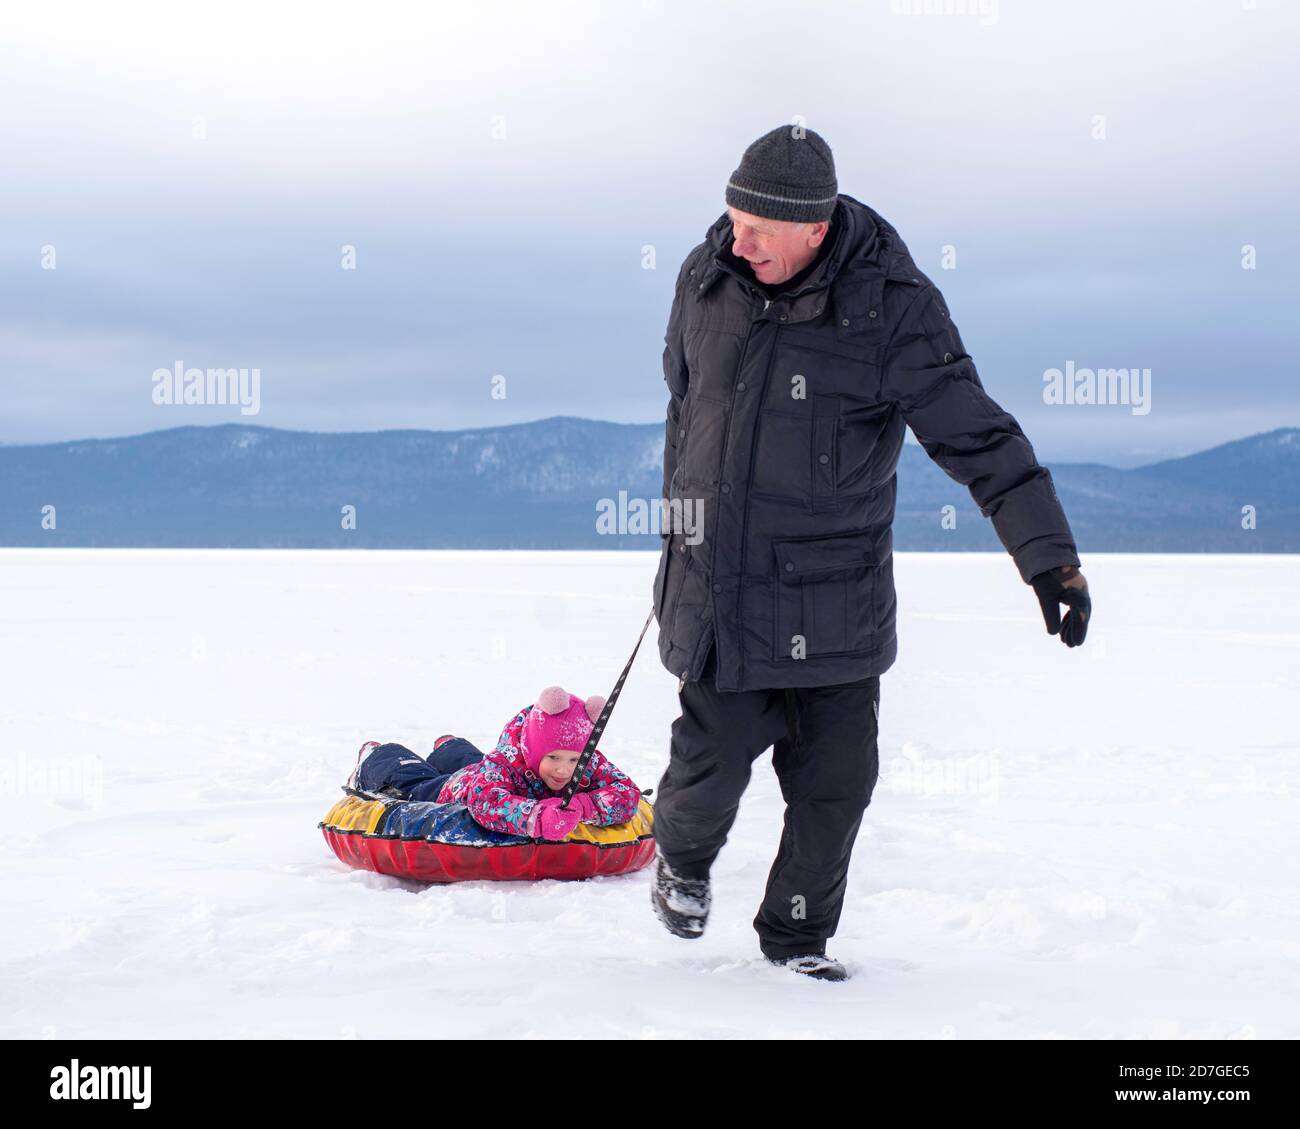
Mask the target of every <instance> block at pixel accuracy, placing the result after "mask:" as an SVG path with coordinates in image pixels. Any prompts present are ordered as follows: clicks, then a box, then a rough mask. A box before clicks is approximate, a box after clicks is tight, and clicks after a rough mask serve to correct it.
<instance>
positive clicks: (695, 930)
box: [650, 855, 712, 940]
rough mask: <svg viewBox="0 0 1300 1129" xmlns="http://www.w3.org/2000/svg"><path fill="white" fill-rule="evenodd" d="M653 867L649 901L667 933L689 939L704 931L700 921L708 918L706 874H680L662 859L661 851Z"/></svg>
mask: <svg viewBox="0 0 1300 1129" xmlns="http://www.w3.org/2000/svg"><path fill="white" fill-rule="evenodd" d="M657 862H658V865H657V866H656V868H655V880H654V884H653V885H652V886H651V887H650V904H651V905H652V906H653V907H654V911H655V917H657V918H658V919H659V920H660V921H662V922H663V925H664V928H665V929H667V930H668V932H669V933H673V934H675V935H676V936H678V937H685V938H686V939H687V940H692V939H694V938H696V937H699V936H701V935H702V934H703V933H704V923H705V922H706V921H708V919H709V904H710V902H711V901H712V896H711V895H710V893H709V880H708V879H707V878H683V877H682V876H681V875H680V874H678V873H677V872H676V871H674V870H673V868H672V867H671V866H669V865H668V864H667V863H666V862H664V860H663V856H662V855H661V856H660V857H659V859H658V860H657Z"/></svg>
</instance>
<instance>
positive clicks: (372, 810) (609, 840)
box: [319, 794, 655, 882]
mask: <svg viewBox="0 0 1300 1129" xmlns="http://www.w3.org/2000/svg"><path fill="white" fill-rule="evenodd" d="M319 826H320V828H321V830H322V831H323V832H324V834H325V841H326V842H327V843H329V845H330V847H331V849H332V850H333V851H334V853H335V854H336V855H337V856H338V857H339V859H340V860H341V861H342V862H345V863H347V865H348V866H352V867H356V868H357V869H358V870H373V871H376V872H377V873H379V874H391V875H393V876H394V877H396V878H412V879H415V880H416V881H418V882H466V881H482V880H484V879H487V880H491V881H502V882H519V881H533V880H536V879H539V878H559V879H579V878H593V877H595V876H597V875H602V874H630V873H631V872H632V871H634V870H640V869H641V868H642V867H644V866H648V865H649V864H650V862H651V860H652V859H653V858H654V856H655V841H654V809H653V808H652V807H651V806H650V804H649V803H647V802H646V801H645V800H642V801H641V803H640V805H639V806H638V809H637V814H636V817H635V818H634V819H632V820H630V821H629V822H627V823H620V824H616V825H615V826H612V827H589V826H587V825H586V824H585V823H580V824H578V826H577V827H576V828H575V829H574V830H573V831H572V832H571V833H570V834H569V837H568V838H567V839H563V840H560V841H559V842H549V841H547V840H544V839H528V838H523V837H521V836H518V835H506V834H503V833H502V832H499V831H488V830H487V829H485V828H483V827H480V826H479V825H478V824H477V823H475V822H474V820H473V817H472V816H471V815H470V814H469V810H468V809H467V808H466V807H465V805H464V804H461V803H451V804H436V803H430V802H425V801H419V800H395V799H375V798H372V797H368V796H361V795H356V794H349V795H348V796H346V797H345V798H344V799H342V800H340V801H339V802H338V803H336V804H335V805H334V806H333V807H332V808H330V810H329V813H328V814H327V815H326V816H325V818H324V819H323V820H321V822H320V824H319Z"/></svg>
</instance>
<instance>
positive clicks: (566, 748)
mask: <svg viewBox="0 0 1300 1129" xmlns="http://www.w3.org/2000/svg"><path fill="white" fill-rule="evenodd" d="M604 707H605V699H604V698H602V697H600V696H599V695H593V696H592V697H590V698H588V699H587V700H586V701H585V702H584V701H583V700H582V699H581V698H579V697H577V696H576V695H574V694H570V693H568V692H567V691H565V690H563V689H561V688H560V687H559V686H548V687H547V688H546V689H545V690H543V691H542V692H541V694H540V695H539V697H538V699H537V701H536V702H535V703H534V704H533V705H531V706H526V707H525V708H524V709H522V710H520V711H519V712H518V713H517V714H515V716H514V717H513V718H512V719H511V720H510V721H509V722H508V723H507V724H506V727H505V729H503V730H502V731H501V737H500V739H499V740H498V741H497V746H496V748H495V749H493V750H492V751H491V752H489V753H487V754H483V753H480V752H479V750H478V749H476V748H475V747H474V746H473V745H472V744H470V742H469V741H467V740H465V738H463V737H453V736H450V735H448V736H445V737H440V738H438V740H437V742H435V744H434V748H433V752H432V753H430V754H429V756H428V758H427V759H425V758H422V757H420V756H417V755H416V754H415V753H413V752H411V750H410V749H408V748H406V747H405V746H404V745H398V744H396V743H391V742H390V743H389V744H384V745H381V744H380V743H379V742H378V741H368V742H366V744H365V745H363V746H362V747H361V752H360V754H359V757H358V761H357V767H356V769H355V770H354V771H353V773H352V776H351V777H350V778H349V780H348V783H349V785H350V786H351V787H354V788H359V789H364V790H365V791H368V792H383V791H389V792H393V793H396V794H397V795H399V796H401V797H402V798H403V799H409V800H435V801H436V802H438V803H443V804H445V803H452V802H456V801H459V802H461V803H463V804H464V805H465V806H466V808H468V809H469V813H470V815H471V816H472V817H473V819H474V822H476V823H477V824H479V826H480V827H486V828H488V829H489V830H491V831H503V832H505V833H506V834H508V835H524V836H527V837H529V838H533V839H552V840H558V839H563V838H565V837H566V836H567V835H568V834H569V832H571V831H572V830H573V829H574V828H575V827H577V826H578V824H579V823H589V824H594V825H596V826H607V825H609V824H614V823H627V822H628V821H629V820H631V819H632V817H633V816H634V815H636V811H637V805H638V804H639V803H640V800H641V791H640V789H639V788H637V786H636V785H635V784H634V783H632V781H631V780H630V779H629V778H628V777H627V776H625V775H624V774H623V773H622V772H620V771H619V770H618V769H617V768H615V767H614V765H613V764H611V763H610V762H609V761H608V760H607V759H606V758H605V757H604V756H603V755H602V754H601V752H600V750H599V749H595V750H593V752H592V756H591V760H590V761H588V762H587V767H586V768H585V769H584V770H583V774H582V779H581V780H580V781H579V784H578V790H577V791H576V792H575V793H574V795H573V799H572V800H570V801H569V807H568V810H563V809H562V808H561V806H560V805H561V804H562V803H563V802H564V800H563V797H562V796H561V795H559V794H558V793H561V792H563V791H564V788H565V786H566V785H567V784H568V783H569V780H570V779H571V778H572V776H573V772H574V769H575V768H576V767H577V764H578V758H579V757H580V756H581V754H582V750H583V748H584V747H585V746H586V744H587V738H588V737H590V736H591V730H592V726H593V725H594V724H595V721H596V718H598V717H599V716H600V711H601V710H602V709H604Z"/></svg>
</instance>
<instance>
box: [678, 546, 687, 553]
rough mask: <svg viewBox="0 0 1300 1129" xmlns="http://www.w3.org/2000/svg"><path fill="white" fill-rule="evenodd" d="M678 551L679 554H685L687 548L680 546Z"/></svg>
mask: <svg viewBox="0 0 1300 1129" xmlns="http://www.w3.org/2000/svg"><path fill="white" fill-rule="evenodd" d="M677 551H678V552H679V553H684V552H686V546H685V545H678V546H677Z"/></svg>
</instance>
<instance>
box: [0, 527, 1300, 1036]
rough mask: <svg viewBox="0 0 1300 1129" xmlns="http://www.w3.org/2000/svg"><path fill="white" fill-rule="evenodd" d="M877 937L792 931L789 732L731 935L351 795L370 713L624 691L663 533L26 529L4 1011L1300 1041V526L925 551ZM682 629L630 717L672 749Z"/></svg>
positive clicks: (5, 783)
mask: <svg viewBox="0 0 1300 1129" xmlns="http://www.w3.org/2000/svg"><path fill="white" fill-rule="evenodd" d="M895 568H896V575H897V582H898V589H899V601H900V617H899V627H900V638H901V643H900V656H899V660H898V662H897V664H896V665H895V667H894V668H893V669H892V670H891V671H890V672H889V673H888V674H887V675H886V676H885V677H884V679H883V680H882V694H881V711H880V717H881V779H880V783H879V785H878V786H877V790H876V793H875V796H874V798H873V800H872V803H871V806H870V808H869V809H868V811H867V815H866V818H865V820H864V823H863V828H862V832H861V835H860V838H859V840H858V845H857V850H856V854H855V857H854V863H853V870H852V872H851V875H850V886H849V894H848V899H847V902H846V905H845V910H844V915H843V919H842V921H841V923H840V930H839V934H838V935H837V937H836V938H834V939H833V941H832V942H831V946H830V951H831V952H832V953H833V954H835V955H838V956H839V957H840V958H841V959H843V960H844V961H845V962H846V963H847V964H848V965H849V966H850V967H851V969H852V971H853V972H854V973H855V976H854V978H853V979H852V980H851V981H850V982H849V983H847V984H843V985H829V984H822V983H816V982H809V981H806V980H803V979H801V978H797V977H794V976H793V975H791V974H789V973H786V972H783V971H780V970H776V969H773V968H771V967H769V966H767V965H766V964H765V963H764V962H762V961H761V959H760V958H759V954H758V950H757V945H756V937H755V934H754V932H753V930H752V927H751V925H750V922H751V919H752V918H753V915H754V911H755V909H756V907H757V904H758V901H759V898H760V893H761V890H762V887H763V883H764V880H765V878H766V875H767V870H768V867H769V865H770V863H771V860H772V856H773V854H774V852H775V849H776V843H777V839H778V836H779V831H780V819H781V800H780V794H779V791H778V789H777V786H776V780H775V777H774V776H773V774H772V772H771V767H770V754H768V755H765V756H764V758H762V759H761V760H760V761H759V762H758V764H757V766H756V772H755V777H754V782H753V784H752V786H751V788H750V791H749V793H748V795H747V796H746V799H745V802H744V804H743V806H742V808H741V812H740V817H739V819H738V821H737V824H736V827H735V830H734V832H733V834H732V838H731V841H730V842H729V844H728V845H727V847H726V848H725V849H724V851H723V853H722V855H721V857H720V859H719V861H718V864H717V866H716V869H715V872H714V876H715V902H714V913H713V918H712V920H711V922H710V925H709V929H708V932H707V934H706V935H705V936H704V938H703V939H701V940H699V941H693V942H687V941H681V940H678V939H676V938H674V937H671V936H669V935H668V934H667V933H665V932H664V931H663V930H662V928H661V927H660V926H659V924H658V923H657V922H656V921H655V920H654V918H653V916H652V915H651V912H650V908H649V905H648V894H647V887H648V884H649V880H650V872H649V871H643V872H641V873H639V874H636V875H631V876H626V877H622V878H609V879H598V880H595V881H591V882H586V883H571V884H566V883H557V882H545V883H539V884H536V885H533V886H528V885H522V884H490V883H472V884H462V885H457V886H442V887H439V886H432V887H423V886H419V885H417V884H414V883H408V882H403V881H399V880H395V879H391V878H383V877H379V876H377V875H373V874H366V873H360V872H357V871H352V870H349V869H347V868H346V867H345V866H343V865H342V864H341V863H340V862H338V861H337V860H336V859H335V858H334V856H333V854H332V853H331V852H330V850H329V848H328V847H327V846H326V844H325V842H324V840H323V838H322V836H321V833H320V831H319V830H318V829H317V827H316V824H317V822H318V820H319V819H320V818H321V817H322V816H323V815H324V813H325V812H326V810H327V809H328V807H329V806H330V804H331V803H332V802H333V801H334V799H335V798H336V797H337V796H338V795H339V794H340V793H339V791H338V786H339V784H340V783H341V782H342V780H343V778H344V776H345V774H346V773H347V772H348V770H349V769H350V768H351V766H352V763H353V760H354V758H355V754H356V750H357V748H358V746H359V745H360V744H361V742H362V741H363V740H365V739H368V738H376V739H381V740H383V739H391V740H400V741H402V742H404V743H406V744H409V745H411V746H412V747H414V748H416V749H418V750H419V751H421V752H425V751H427V750H428V748H429V746H430V745H431V743H432V741H433V739H434V738H435V737H437V736H438V735H439V734H441V733H444V732H455V733H460V734H463V735H465V736H467V737H469V738H471V739H472V740H474V741H475V742H476V743H479V744H480V745H483V744H491V743H492V742H494V741H495V739H496V736H497V734H498V733H499V732H500V729H501V727H502V725H503V724H504V723H505V722H506V721H507V720H508V719H509V718H510V717H511V716H512V715H513V714H514V712H515V711H516V710H518V709H519V708H521V707H522V706H524V705H526V704H528V703H529V702H532V701H533V700H534V698H535V696H536V694H537V692H538V691H540V690H541V688H542V687H543V686H545V685H547V684H549V683H556V682H558V683H560V684H562V685H564V686H565V687H566V688H568V689H570V690H573V691H575V692H577V693H579V694H583V695H586V694H592V693H601V694H605V693H608V691H609V688H610V686H611V685H612V683H613V681H614V679H615V678H616V677H617V674H618V671H619V669H620V668H621V666H622V664H623V662H624V660H625V659H626V657H627V653H628V651H629V650H630V649H631V646H632V643H633V641H634V640H635V638H636V635H637V632H638V631H639V630H640V627H641V624H642V622H643V621H644V619H645V616H646V613H647V612H648V610H649V604H650V587H651V581H652V578H653V575H654V569H655V556H654V554H652V553H608V554H600V553H491V552H484V553H474V552H464V553H453V552H428V553H422V552H409V553H402V552H356V553H343V552H339V553H331V552H166V551H159V552H134V551H129V552H128V551H73V550H66V551H36V550H30V551H25V550H7V551H3V552H0V734H2V736H3V749H0V789H2V791H0V795H3V797H4V800H5V803H4V816H3V820H2V821H0V851H2V852H3V858H2V861H0V907H2V910H3V926H4V927H3V929H0V1036H8V1037H14V1036H19V1037H39V1036H41V1035H47V1036H52V1037H65V1036H66V1037H91V1036H95V1037H142V1036H151V1035H157V1036H241V1035H255V1036H276V1035H301V1036H321V1037H338V1036H343V1037H347V1036H359V1037H379V1036H428V1035H437V1034H446V1035H455V1036H470V1035H494V1034H511V1035H534V1036H554V1037H572V1036H574V1035H578V1034H581V1035H582V1036H584V1037H596V1038H600V1037H616V1036H631V1037H641V1036H645V1037H656V1036H677V1035H698V1036H706V1037H708V1036H729V1035H736V1036H739V1035H744V1036H767V1035H795V1036H800V1035H807V1036H833V1035H860V1036H906V1037H922V1038H926V1037H933V1038H944V1037H955V1038H978V1037H1000V1036H1014V1037H1025V1036H1028V1037H1071V1036H1075V1037H1098V1036H1129V1037H1133V1036H1136V1037H1141V1036H1162V1037H1163V1036H1173V1037H1182V1036H1190V1037H1197V1036H1210V1037H1239V1038H1249V1037H1252V1036H1255V1037H1273V1036H1288V1037H1296V1036H1300V1017H1298V1016H1297V1009H1296V1007H1295V1001H1296V999H1297V998H1300V972H1298V971H1297V970H1298V967H1300V965H1298V962H1297V958H1300V912H1298V910H1297V900H1296V888H1297V881H1296V879H1297V873H1298V871H1297V862H1296V860H1297V858H1300V835H1298V833H1297V818H1296V815H1297V813H1296V789H1297V752H1298V751H1300V736H1298V735H1297V711H1296V706H1297V702H1300V599H1297V592H1298V591H1300V558H1296V557H1222V556H1204V557H1202V556H1102V555H1087V556H1085V558H1084V569H1085V572H1086V575H1087V576H1088V579H1089V582H1090V584H1091V586H1092V589H1093V593H1094V598H1095V600H1096V604H1097V610H1096V625H1095V626H1094V628H1093V630H1092V633H1091V635H1090V637H1089V640H1088V642H1087V644H1086V645H1085V646H1084V647H1083V648H1082V649H1081V650H1075V651H1070V650H1068V649H1067V648H1065V647H1063V646H1061V644H1060V643H1059V642H1058V641H1057V640H1056V639H1054V638H1051V637H1049V636H1048V635H1047V634H1046V633H1045V631H1044V629H1043V625H1042V621H1041V617H1040V614H1039V611H1038V607H1037V603H1036V601H1035V600H1034V597H1033V594H1032V592H1031V590H1030V589H1029V588H1027V587H1026V586H1024V585H1023V584H1022V583H1021V581H1020V579H1019V577H1018V576H1017V575H1016V573H1015V570H1014V568H1013V567H1012V564H1011V561H1010V559H1009V558H1007V557H1005V556H1002V555H993V554H972V555H969V556H965V557H960V558H959V557H956V556H953V555H926V554H907V553H905V554H900V555H899V557H898V559H897V560H896V563H895ZM654 631H655V628H654V626H653V625H652V626H651V629H650V632H649V633H648V634H647V637H646V643H645V645H644V646H643V648H642V653H641V655H640V657H639V658H638V660H637V665H636V667H635V669H634V672H633V675H632V677H631V678H630V679H629V682H628V686H627V689H626V690H625V692H624V695H623V698H622V700H621V702H620V704H619V708H618V710H617V711H616V712H615V714H614V718H613V721H612V722H611V724H610V728H609V732H608V735H607V739H606V740H605V741H603V742H602V748H603V749H604V750H605V751H606V752H607V753H608V754H609V755H610V756H611V757H612V758H613V759H614V760H615V761H616V763H618V764H619V765H620V766H621V767H623V768H624V769H626V770H627V771H629V772H630V773H631V774H632V775H633V776H634V777H635V778H636V779H637V780H638V782H639V783H641V784H642V785H643V786H645V787H652V786H654V785H656V784H657V783H658V777H659V774H660V773H661V771H662V769H663V767H664V764H665V761H666V757H667V753H668V733H669V726H670V724H671V722H672V721H673V719H674V718H675V717H676V714H677V710H676V702H677V697H676V680H675V679H674V678H673V677H672V676H671V675H669V674H668V672H667V671H665V670H664V669H663V668H662V667H661V666H660V665H659V662H658V657H657V654H656V652H655V647H654Z"/></svg>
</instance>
